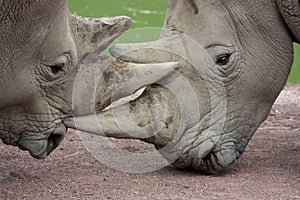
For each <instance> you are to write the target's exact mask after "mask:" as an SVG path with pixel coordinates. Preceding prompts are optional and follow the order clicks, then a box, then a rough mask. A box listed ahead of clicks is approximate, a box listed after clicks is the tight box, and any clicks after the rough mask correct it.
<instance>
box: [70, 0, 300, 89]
mask: <svg viewBox="0 0 300 200" xmlns="http://www.w3.org/2000/svg"><path fill="white" fill-rule="evenodd" d="M69 7H70V9H71V11H72V12H74V13H76V14H78V15H81V16H86V17H104V16H105V17H106V16H116V15H126V16H129V17H131V19H132V21H133V24H132V26H131V29H136V28H143V27H162V25H163V21H164V17H165V11H166V7H167V0H69ZM145 35H146V33H145ZM143 37H145V36H144V35H143ZM146 37H151V36H149V35H147V36H146ZM155 37H158V34H157V35H155ZM147 39H148V40H153V39H154V38H147ZM135 41H136V40H135ZM136 42H137V41H136ZM294 46H295V52H296V53H295V57H294V58H295V59H294V66H293V68H292V72H291V74H290V77H289V82H293V83H298V84H300V45H297V44H295V45H294Z"/></svg>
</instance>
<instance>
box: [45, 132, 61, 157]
mask: <svg viewBox="0 0 300 200" xmlns="http://www.w3.org/2000/svg"><path fill="white" fill-rule="evenodd" d="M63 137H64V136H63V135H60V134H53V133H52V134H51V135H50V136H49V137H48V146H47V155H49V154H50V153H51V152H52V151H53V150H54V149H55V148H56V147H57V146H58V145H59V144H60V143H61V141H62V139H63Z"/></svg>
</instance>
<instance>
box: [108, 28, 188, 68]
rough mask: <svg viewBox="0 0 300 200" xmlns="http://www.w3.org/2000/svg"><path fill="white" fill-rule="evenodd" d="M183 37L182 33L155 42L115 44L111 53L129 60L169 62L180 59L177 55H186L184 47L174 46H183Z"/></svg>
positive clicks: (136, 61) (137, 61)
mask: <svg viewBox="0 0 300 200" xmlns="http://www.w3.org/2000/svg"><path fill="white" fill-rule="evenodd" d="M182 39H183V38H182V36H181V35H180V34H175V35H173V36H170V37H164V38H161V39H159V40H157V41H153V42H145V43H132V44H130V43H126V44H114V45H113V46H112V47H111V48H110V53H111V55H112V56H113V57H115V58H119V59H121V60H124V61H128V62H135V63H157V62H168V61H170V60H178V58H176V55H180V56H185V54H186V53H185V50H184V48H177V49H174V48H173V47H174V46H177V45H178V46H181V45H182V44H183V43H182ZM171 50H172V51H171Z"/></svg>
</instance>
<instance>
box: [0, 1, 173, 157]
mask: <svg viewBox="0 0 300 200" xmlns="http://www.w3.org/2000/svg"><path fill="white" fill-rule="evenodd" d="M130 24H131V21H130V19H129V18H128V17H115V18H100V19H86V18H83V17H79V16H75V15H72V14H71V13H70V11H69V10H68V8H67V1H66V0H0V44H1V50H0V94H1V98H0V138H1V139H2V141H3V142H4V143H6V144H10V145H15V146H18V147H20V148H21V149H24V150H28V151H29V152H30V154H31V155H32V156H34V157H35V158H40V159H41V158H45V157H46V156H47V155H49V153H50V152H51V151H52V150H53V149H55V148H56V147H57V146H58V145H59V143H60V142H61V140H62V139H63V136H64V134H65V132H66V130H67V128H66V126H65V125H64V124H63V123H62V120H63V119H64V118H66V117H69V116H71V115H72V114H76V115H83V114H90V113H92V111H93V109H92V108H91V107H92V106H87V105H86V102H84V98H83V97H87V96H91V93H93V94H94V91H95V90H96V89H97V88H95V84H96V83H93V80H97V78H98V77H100V76H101V75H102V73H104V71H105V69H107V70H108V71H109V72H110V73H106V75H104V76H102V79H103V80H102V83H99V82H97V85H99V89H98V90H99V91H100V93H99V95H98V96H97V98H98V99H101V102H100V101H99V102H98V108H99V109H100V110H101V109H103V108H104V107H105V106H107V105H109V104H110V97H111V95H110V93H111V91H109V90H107V91H105V90H103V89H101V88H107V87H112V85H113V84H114V81H117V80H118V78H117V77H118V76H120V74H121V73H120V71H133V72H132V73H134V72H135V71H134V70H135V69H133V70H132V65H128V64H126V63H125V64H124V63H122V62H117V61H112V59H111V58H109V57H105V56H102V55H100V56H99V54H100V53H101V52H102V51H103V50H104V49H105V48H106V47H107V46H108V45H109V44H110V43H111V42H112V41H113V40H114V39H115V38H116V37H118V36H119V35H120V34H122V33H123V32H124V31H125V30H126V29H127V28H128V27H129V26H130ZM175 65H176V63H171V64H169V65H167V67H166V68H164V66H162V65H160V66H161V68H160V70H159V72H161V74H159V76H155V77H152V78H153V79H152V80H150V79H143V80H145V81H140V82H139V84H140V85H137V84H135V85H134V86H133V87H135V88H133V87H132V88H130V89H131V90H135V89H138V88H140V87H143V86H145V85H147V84H151V83H154V82H155V81H157V80H159V79H160V78H162V76H163V75H167V74H168V73H171V72H172V70H173V69H174V68H173V67H174V66H175ZM135 67H136V68H138V67H139V65H135ZM143 68H145V65H143ZM139 71H141V70H139ZM166 71H167V72H166ZM147 73H148V74H149V73H150V74H151V73H157V71H155V72H154V71H153V70H147ZM140 74H141V76H143V73H142V72H141V73H140ZM138 78H141V77H137V78H136V79H135V78H133V79H132V80H131V81H135V82H138V81H139V80H138ZM75 79H76V80H77V81H78V82H80V83H87V84H86V85H81V89H79V88H75V87H74V89H75V91H76V92H77V98H79V99H77V101H76V103H77V104H76V103H75V104H73V105H72V94H73V86H74V80H75ZM126 81H127V80H125V82H126ZM120 82H122V81H120ZM125 89H126V88H125ZM131 90H129V91H126V90H125V91H123V93H122V94H121V95H128V94H131V93H132V92H133V91H131ZM126 92H128V93H126ZM121 95H120V96H121ZM81 97H82V98H83V99H81Z"/></svg>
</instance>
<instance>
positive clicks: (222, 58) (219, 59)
mask: <svg viewBox="0 0 300 200" xmlns="http://www.w3.org/2000/svg"><path fill="white" fill-rule="evenodd" d="M230 56H231V54H223V55H220V56H218V57H217V61H216V64H217V65H220V66H222V65H226V64H227V63H228V62H229V59H230Z"/></svg>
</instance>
